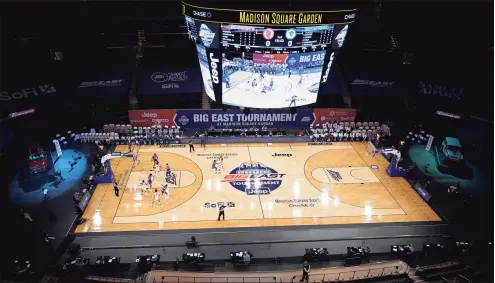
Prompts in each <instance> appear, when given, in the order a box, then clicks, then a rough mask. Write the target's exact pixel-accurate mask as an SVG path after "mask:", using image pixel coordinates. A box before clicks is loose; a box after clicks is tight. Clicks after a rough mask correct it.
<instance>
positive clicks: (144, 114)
mask: <svg viewBox="0 0 495 283" xmlns="http://www.w3.org/2000/svg"><path fill="white" fill-rule="evenodd" d="M175 112H176V110H168V109H161V110H129V122H130V124H131V125H132V126H133V127H151V126H158V125H161V126H162V127H164V126H168V127H169V128H171V127H172V126H174V125H175V124H174V116H175Z"/></svg>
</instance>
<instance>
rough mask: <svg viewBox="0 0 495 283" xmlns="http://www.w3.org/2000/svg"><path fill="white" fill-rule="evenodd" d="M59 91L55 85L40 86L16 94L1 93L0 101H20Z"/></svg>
mask: <svg viewBox="0 0 495 283" xmlns="http://www.w3.org/2000/svg"><path fill="white" fill-rule="evenodd" d="M55 92H57V90H56V89H55V86H54V85H53V84H47V85H40V86H37V87H31V88H23V89H21V90H19V91H16V92H6V91H3V92H0V101H10V100H13V99H14V100H20V99H25V98H28V97H30V96H40V95H44V94H50V93H55Z"/></svg>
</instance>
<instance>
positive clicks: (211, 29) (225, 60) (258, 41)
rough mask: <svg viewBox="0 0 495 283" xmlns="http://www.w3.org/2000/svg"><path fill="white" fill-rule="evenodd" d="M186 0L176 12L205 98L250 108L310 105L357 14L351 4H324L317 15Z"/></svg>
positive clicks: (314, 101)
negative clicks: (196, 60) (193, 54)
mask: <svg viewBox="0 0 495 283" xmlns="http://www.w3.org/2000/svg"><path fill="white" fill-rule="evenodd" d="M191 1H192V2H194V0H186V1H183V2H182V12H183V14H184V16H185V18H186V25H187V30H188V34H189V38H190V39H191V40H192V41H193V42H194V43H195V44H196V49H197V53H198V57H199V64H200V68H201V73H202V76H203V83H204V86H205V92H206V94H207V95H208V96H209V97H210V98H211V99H212V100H214V101H217V102H220V103H222V104H225V105H230V106H238V107H249V108H287V107H297V106H303V105H309V104H313V103H316V101H317V97H318V92H319V90H320V87H321V86H322V85H324V84H325V83H326V81H327V78H328V76H329V73H330V72H331V66H332V63H333V61H334V57H335V51H336V50H338V49H340V48H342V47H343V46H344V41H345V38H346V35H347V31H348V28H349V25H350V24H351V23H352V22H353V21H354V19H355V15H356V9H352V7H347V8H335V9H329V8H328V4H327V5H326V7H325V8H324V9H323V8H322V10H321V11H316V10H314V9H313V10H311V11H309V9H307V8H306V9H304V8H302V7H303V6H298V7H296V6H293V5H292V6H290V7H292V8H294V9H292V10H285V11H275V10H268V9H266V10H265V9H261V8H260V9H253V8H251V9H253V10H243V9H238V8H236V7H232V8H231V9H229V8H228V6H229V5H230V6H234V3H232V4H229V2H223V3H222V7H220V5H219V4H216V3H217V2H205V3H204V4H203V5H202V4H200V3H191ZM214 3H215V7H209V6H213V4H214ZM256 3H262V2H254V3H253V6H260V7H263V6H264V5H256ZM206 4H208V5H209V6H208V7H206V6H207V5H206ZM253 6H252V7H253ZM284 6H287V3H285V5H284ZM287 7H289V6H287ZM296 8H297V9H298V10H295V9H296Z"/></svg>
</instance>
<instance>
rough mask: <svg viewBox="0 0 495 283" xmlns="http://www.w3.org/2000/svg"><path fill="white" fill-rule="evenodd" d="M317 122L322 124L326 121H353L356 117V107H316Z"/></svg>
mask: <svg viewBox="0 0 495 283" xmlns="http://www.w3.org/2000/svg"><path fill="white" fill-rule="evenodd" d="M313 111H314V115H315V122H314V124H313V125H316V124H319V125H322V124H324V123H326V122H332V121H335V122H352V121H354V120H355V119H356V109H341V108H317V109H314V110H313Z"/></svg>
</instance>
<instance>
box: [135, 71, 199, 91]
mask: <svg viewBox="0 0 495 283" xmlns="http://www.w3.org/2000/svg"><path fill="white" fill-rule="evenodd" d="M198 92H201V71H200V69H199V68H197V67H196V68H182V69H167V68H160V67H157V68H148V69H147V70H143V71H142V72H141V74H140V76H139V82H138V94H141V95H146V94H179V93H180V94H182V93H183V94H186V93H198Z"/></svg>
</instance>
